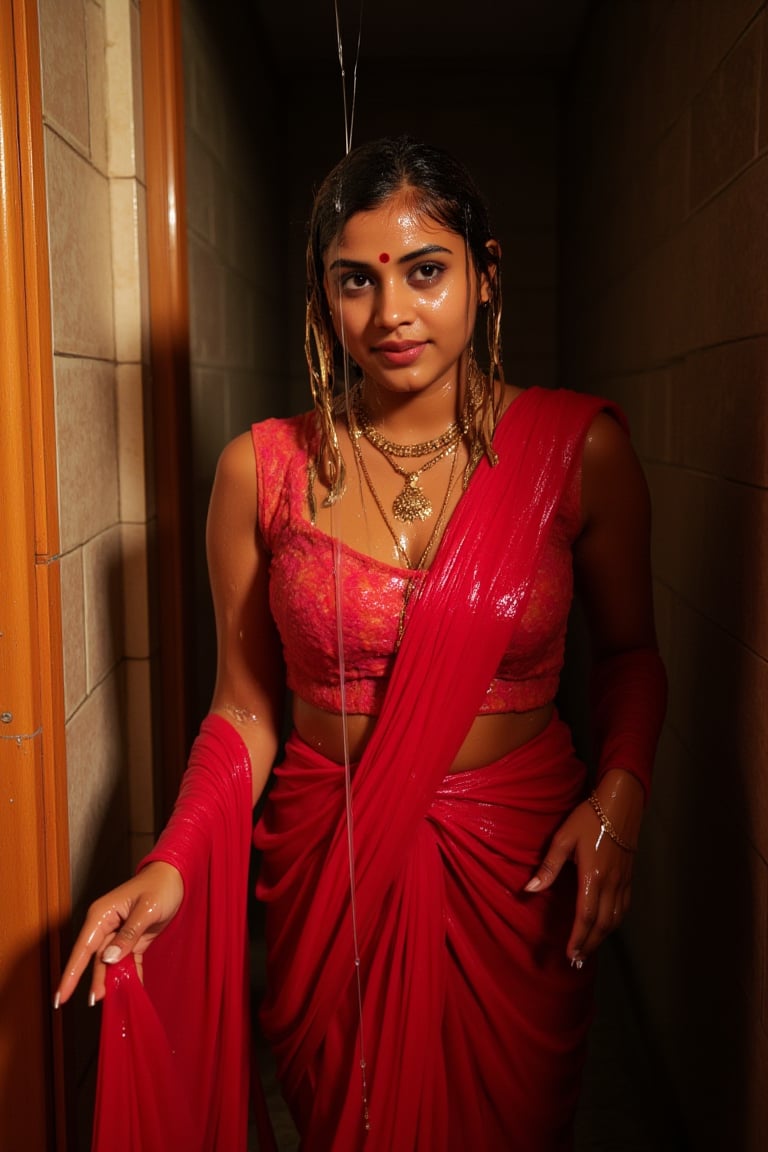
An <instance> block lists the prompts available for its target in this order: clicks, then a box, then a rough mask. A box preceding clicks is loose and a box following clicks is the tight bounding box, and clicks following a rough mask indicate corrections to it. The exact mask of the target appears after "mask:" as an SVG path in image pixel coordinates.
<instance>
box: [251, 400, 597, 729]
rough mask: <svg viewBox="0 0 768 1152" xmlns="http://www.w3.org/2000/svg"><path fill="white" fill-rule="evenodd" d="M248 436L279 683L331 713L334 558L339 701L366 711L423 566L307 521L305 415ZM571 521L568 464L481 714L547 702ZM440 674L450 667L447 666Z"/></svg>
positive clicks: (560, 643)
mask: <svg viewBox="0 0 768 1152" xmlns="http://www.w3.org/2000/svg"><path fill="white" fill-rule="evenodd" d="M511 407H514V402H513V405H512V406H511ZM502 419H504V417H502ZM251 434H252V439H253V445H254V453H255V460H256V474H257V484H258V527H259V531H260V533H261V536H262V538H263V541H264V543H265V545H266V547H267V549H268V551H269V553H270V576H269V598H270V608H271V611H272V615H273V617H274V620H275V623H276V624H277V628H278V631H279V633H280V638H281V641H282V646H283V654H284V658H285V665H286V672H287V683H288V687H289V689H290V690H291V691H292V692H295V693H296V694H297V695H299V696H300V697H301V698H302V699H304V700H306V701H307V702H308V703H310V704H312V705H314V706H315V707H317V708H322V709H324V710H325V711H328V712H334V713H341V711H342V694H341V680H340V664H339V655H338V634H339V630H338V625H337V617H336V587H335V578H334V568H335V566H336V564H338V567H339V574H340V581H341V584H340V588H341V602H342V635H343V658H344V688H345V693H344V694H345V703H346V709H347V711H348V712H349V713H356V714H364V715H371V716H373V715H378V713H379V710H380V708H381V701H382V699H383V696H384V693H385V691H386V687H387V682H388V679H389V675H390V670H391V667H392V664H393V661H394V659H395V655H396V650H397V635H398V627H399V622H400V615H401V611H402V607H403V601H404V597H405V595H406V590H407V586H408V584H409V582H411V584H412V585H413V594H414V595H415V594H416V593H417V591H418V587H419V585H420V584H421V582H422V581H423V580H424V579H425V578H426V577H427V574H428V573H427V571H425V570H413V571H409V570H407V569H404V568H400V567H397V566H395V565H392V564H388V563H385V562H383V561H381V560H377V559H375V558H373V557H371V556H367V555H365V554H363V553H361V552H358V551H356V550H355V549H354V548H351V547H350V546H348V545H346V544H344V543H343V542H338V541H336V540H335V539H334V538H333V537H332V536H329V535H328V534H326V533H325V532H322V531H321V530H320V529H318V528H316V527H315V526H314V525H313V524H311V523H310V520H309V518H308V517H309V510H308V501H307V484H308V473H307V463H308V459H309V455H310V453H311V452H312V450H313V446H314V441H315V416H314V413H312V412H308V413H304V414H302V415H300V416H292V417H288V418H281V419H280V418H279V419H274V418H273V419H268V420H264V421H262V422H260V423H258V424H254V425H253V426H252V429H251ZM580 528H581V467H580V465H579V467H576V468H574V470H573V477H572V479H571V481H570V484H569V486H568V488H567V489H566V492H565V495H564V497H563V499H562V501H561V503H560V507H559V508H558V510H557V513H556V515H555V518H554V521H553V524H552V528H551V530H550V532H549V534H548V538H547V540H546V541H545V542H544V545H543V548H542V553H541V558H540V562H539V565H538V569H537V572H536V576H535V579H534V582H533V586H532V588H531V591H530V595H529V597H528V601H527V604H526V606H525V610H524V612H523V613H522V616H521V619H520V621H519V626H518V628H517V630H516V632H515V634H514V637H513V641H512V643H511V644H510V646H509V648H508V650H507V652H506V653H505V654H504V657H503V659H502V661H501V664H500V666H499V668H498V670H497V673H496V676H495V677H494V678H493V680H492V681H491V683H490V684H489V685H488V690H487V692H486V695H485V698H484V700H483V702H482V705H481V707H480V713H481V714H490V713H498V712H527V711H530V710H531V709H533V708H538V707H541V706H542V705H545V704H548V703H550V702H551V701H552V700H553V699H554V696H555V693H556V691H557V687H558V684H559V678H560V672H561V669H562V665H563V658H564V651H565V631H566V625H567V622H568V614H569V610H570V606H571V600H572V597H573V562H572V547H573V542H574V540H575V539H576V536H577V535H578V533H579V531H580ZM498 613H499V617H500V618H502V617H504V616H505V615H506V614H507V607H506V605H505V604H504V603H503V601H500V603H499V605H498ZM445 671H446V673H447V674H450V669H446V670H445ZM457 671H458V670H457Z"/></svg>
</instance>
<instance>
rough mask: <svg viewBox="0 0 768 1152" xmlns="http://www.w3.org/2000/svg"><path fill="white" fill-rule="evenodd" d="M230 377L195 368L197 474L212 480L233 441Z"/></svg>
mask: <svg viewBox="0 0 768 1152" xmlns="http://www.w3.org/2000/svg"><path fill="white" fill-rule="evenodd" d="M229 383H230V374H229V373H228V372H227V371H226V370H225V369H219V370H218V371H212V370H207V369H203V368H193V370H192V379H191V401H192V413H193V417H192V450H193V454H194V460H195V471H196V472H197V473H198V474H199V473H202V474H203V475H207V476H212V475H213V473H214V470H215V468H216V461H217V460H218V458H219V453H220V452H221V450H222V448H223V447H224V445H225V444H226V442H227V440H228V439H229V430H230V422H229V394H230V386H229Z"/></svg>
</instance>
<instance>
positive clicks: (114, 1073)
mask: <svg viewBox="0 0 768 1152" xmlns="http://www.w3.org/2000/svg"><path fill="white" fill-rule="evenodd" d="M251 831H252V802H251V773H250V762H249V759H248V752H247V749H246V747H245V745H244V744H243V742H242V740H241V739H240V736H239V735H238V733H237V732H236V731H235V729H234V728H233V727H232V725H231V724H229V723H228V722H227V721H226V720H224V719H222V718H221V717H219V716H215V715H212V716H209V717H207V718H206V719H205V720H204V721H203V724H202V726H201V730H200V734H199V736H198V737H197V739H196V741H195V743H194V746H193V748H192V752H191V755H190V759H189V765H188V767H187V770H186V772H185V774H184V777H183V780H182V785H181V789H180V792H179V798H178V801H177V803H176V806H175V808H174V812H173V814H172V816H171V820H170V821H169V824H168V827H167V828H166V830H165V832H164V833H163V835H162V836H161V837H160V839H159V841H158V844H157V847H156V848H155V850H154V851H153V852H152V853H151V854H150V856H148V857H147V858H146V860H145V861H143V862H142V863H148V862H149V861H150V860H166V861H168V862H169V863H172V864H174V865H175V866H176V867H177V868H178V869H179V871H180V872H181V874H182V876H183V878H184V892H185V897H184V901H183V903H182V906H181V908H180V910H179V912H178V913H177V915H176V916H175V917H174V919H173V920H172V922H171V923H170V925H169V926H168V928H166V930H165V931H164V932H163V933H162V934H161V935H160V936H159V937H158V938H157V940H155V941H154V942H153V944H152V945H151V946H150V948H149V950H148V951H147V953H146V955H145V957H144V981H145V982H144V985H142V984H141V982H140V981H139V979H138V976H137V974H136V970H135V967H134V963H133V960H132V958H130V957H129V958H127V959H126V960H124V961H122V962H121V964H119V965H118V966H117V967H116V968H115V969H111V970H110V971H109V973H108V984H107V995H106V998H105V1000H104V1005H103V1016H102V1026H101V1040H100V1052H99V1074H98V1084H97V1101H96V1112H95V1119H94V1133H93V1149H94V1152H139V1150H141V1152H169V1149H179V1150H182V1149H183V1150H184V1152H190V1150H199V1152H244V1150H245V1148H246V1140H247V1126H248V1090H249V1061H248V1049H249V1035H250V1017H249V1009H248V964H247V923H246V904H247V894H248V865H249V860H250V841H251ZM262 1103H263V1102H261V1101H257V1107H256V1112H257V1114H259V1113H261V1114H263V1108H259V1107H258V1105H259V1104H262ZM261 1139H262V1143H261V1152H274V1150H275V1148H276V1146H275V1144H274V1141H273V1140H272V1137H271V1132H270V1131H269V1130H268V1129H267V1128H263V1130H262V1132H261Z"/></svg>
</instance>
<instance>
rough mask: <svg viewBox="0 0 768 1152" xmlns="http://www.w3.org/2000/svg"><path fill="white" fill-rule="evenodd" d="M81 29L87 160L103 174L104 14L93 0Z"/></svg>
mask: <svg viewBox="0 0 768 1152" xmlns="http://www.w3.org/2000/svg"><path fill="white" fill-rule="evenodd" d="M85 27H86V36H87V41H88V111H89V118H90V141H91V146H90V157H91V161H92V162H93V164H94V165H95V167H96V168H98V169H99V171H100V172H106V171H107V158H108V148H107V91H106V43H105V32H104V10H103V8H102V7H101V5H99V4H95V3H93V0H85Z"/></svg>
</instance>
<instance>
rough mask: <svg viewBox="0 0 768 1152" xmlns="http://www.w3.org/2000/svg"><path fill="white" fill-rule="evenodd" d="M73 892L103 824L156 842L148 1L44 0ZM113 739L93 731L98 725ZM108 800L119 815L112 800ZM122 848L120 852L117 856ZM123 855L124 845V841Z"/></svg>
mask: <svg viewBox="0 0 768 1152" xmlns="http://www.w3.org/2000/svg"><path fill="white" fill-rule="evenodd" d="M40 24H41V46H42V65H43V104H44V117H45V129H46V130H45V145H46V174H47V193H48V209H49V226H50V251H51V281H52V303H53V329H54V356H55V365H54V367H55V382H56V419H57V447H58V469H59V501H60V514H61V542H62V553H63V557H62V580H63V601H64V604H63V609H64V635H65V644H64V660H65V708H66V715H67V757H68V771H69V787H70V828H71V843H72V872H73V889H74V894H75V899H76V900H77V899H80V898H81V897H82V896H83V895H84V894H85V889H86V887H88V876H89V872H90V871H91V870H92V869H93V868H94V865H95V863H96V857H97V856H98V853H99V847H98V844H97V842H96V841H97V838H98V837H99V836H102V837H103V836H104V826H105V821H107V820H109V826H110V828H111V831H112V833H113V834H114V836H116V837H118V838H119V839H120V840H121V841H122V842H123V845H124V847H125V844H126V837H127V835H128V833H129V830H130V835H131V849H132V854H133V856H134V857H135V856H136V854H137V853H139V852H140V851H141V850H142V849H143V848H144V846H145V844H146V843H147V842H148V836H149V834H150V833H151V830H152V812H151V809H150V810H147V809H146V806H145V805H144V804H143V803H142V800H143V796H144V795H145V794H146V790H145V789H142V787H141V786H139V787H138V788H137V789H136V790H135V791H133V792H131V794H130V796H129V795H128V794H127V792H126V789H127V784H126V781H127V778H128V775H130V776H131V778H136V777H137V776H140V775H141V774H145V775H149V774H151V769H152V765H151V759H150V758H147V757H146V756H145V751H146V750H145V749H144V748H142V749H141V763H140V765H139V764H132V763H131V759H132V753H133V751H134V741H136V743H138V744H141V743H142V741H141V739H140V738H137V729H139V728H146V726H147V723H148V716H149V711H148V700H149V657H150V637H149V623H148V610H147V580H146V538H147V522H148V521H149V520H150V519H151V517H152V508H151V507H150V506H148V496H147V488H146V484H145V456H144V435H145V433H144V402H143V389H144V380H145V375H146V363H147V292H146V281H147V278H146V255H145V228H144V186H143V156H142V151H141V144H142V136H141V131H140V124H141V118H140V110H141V104H140V99H141V95H140V79H139V78H140V58H139V9H138V5H137V4H134V3H131V2H130V0H102V2H97V0H41V5H40ZM97 729H98V730H101V731H103V733H104V737H105V738H104V740H103V741H101V740H98V739H96V738H95V731H96V730H97ZM113 810H115V811H114V816H113V818H110V815H109V814H110V812H112V811H113ZM112 852H113V850H112V849H111V850H110V855H112ZM124 855H125V858H126V859H127V858H128V853H127V852H126V853H124Z"/></svg>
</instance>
